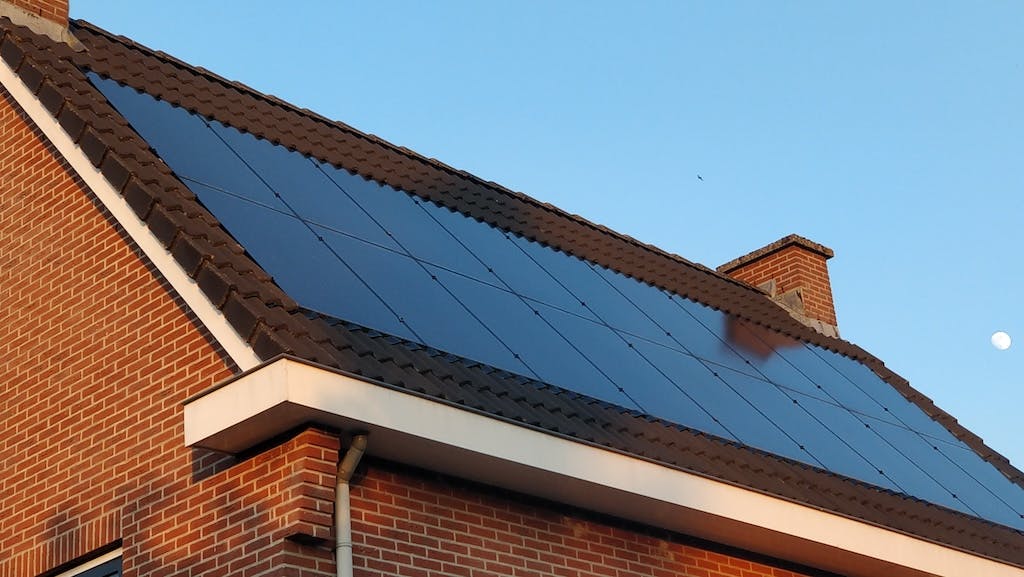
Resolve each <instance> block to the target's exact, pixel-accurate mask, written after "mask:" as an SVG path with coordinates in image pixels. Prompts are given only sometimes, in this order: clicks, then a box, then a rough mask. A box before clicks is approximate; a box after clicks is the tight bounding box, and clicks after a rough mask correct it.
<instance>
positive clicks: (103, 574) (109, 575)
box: [74, 557, 121, 577]
mask: <svg viewBox="0 0 1024 577" xmlns="http://www.w3.org/2000/svg"><path fill="white" fill-rule="evenodd" d="M74 576H75V577H121V558H120V557H118V558H117V559H111V560H110V561H107V562H106V563H103V564H102V565H97V566H96V567H93V568H92V569H86V570H85V571H83V572H82V573H75V574H74Z"/></svg>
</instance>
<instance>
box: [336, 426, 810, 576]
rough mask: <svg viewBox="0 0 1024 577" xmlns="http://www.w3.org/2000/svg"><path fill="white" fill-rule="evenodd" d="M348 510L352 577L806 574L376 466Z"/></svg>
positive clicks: (358, 485) (361, 480) (368, 467)
mask: <svg viewBox="0 0 1024 577" xmlns="http://www.w3.org/2000/svg"><path fill="white" fill-rule="evenodd" d="M370 442H371V443H372V442H373V441H372V439H371V441H370ZM352 509H353V520H352V525H353V540H354V541H355V547H354V556H355V565H356V576H357V577H383V576H385V575H387V576H391V575H398V576H408V577H441V576H446V577H450V576H461V577H490V576H498V575H514V576H517V577H548V576H558V577H599V576H600V577H652V576H653V577H799V576H800V575H805V573H796V572H793V571H792V570H790V569H789V568H782V567H780V566H779V565H780V564H779V563H772V562H770V561H768V560H765V559H761V558H755V557H753V556H750V555H742V554H737V553H736V552H723V550H719V551H714V550H711V549H713V547H709V546H708V545H707V544H702V543H698V542H696V541H694V540H692V539H686V538H685V537H682V536H678V535H673V534H670V533H668V532H655V531H653V530H645V529H644V528H638V527H633V526H630V525H627V524H625V523H617V522H615V521H612V520H608V519H603V518H600V517H598V516H594V515H587V514H585V513H581V512H579V511H575V510H572V509H569V508H565V507H562V508H559V507H555V506H552V505H550V504H547V503H543V502H539V501H535V500H530V499H527V498H521V497H517V496H513V495H509V494H505V493H503V492H501V491H498V490H492V489H488V488H484V487H479V486H476V485H473V484H471V483H467V482H460V481H456V480H452V479H447V478H444V477H442V476H439V475H432V474H428V473H423V472H420V471H416V470H411V469H408V468H404V467H401V466H397V465H393V464H390V463H383V462H379V461H369V462H367V463H365V465H364V466H363V467H362V468H361V469H360V470H359V473H358V474H357V476H356V478H355V479H354V480H353V485H352Z"/></svg>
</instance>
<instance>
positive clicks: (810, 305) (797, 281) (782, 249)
mask: <svg viewBox="0 0 1024 577" xmlns="http://www.w3.org/2000/svg"><path fill="white" fill-rule="evenodd" d="M833 255H834V253H833V252H832V249H830V248H828V247H827V246H823V245H820V244H818V243H816V242H812V241H810V240H807V239H806V238H804V237H802V236H797V235H795V234H791V235H789V236H787V237H785V238H782V239H779V240H777V241H775V242H773V243H771V244H769V245H768V246H765V247H763V248H759V249H757V250H755V251H754V252H751V253H749V254H746V255H743V256H741V257H739V258H737V259H735V260H731V261H729V262H727V263H725V264H723V265H722V266H720V267H718V269H717V270H718V272H720V273H723V274H727V275H729V276H731V277H732V278H734V279H736V280H740V281H743V282H745V283H747V284H751V285H754V286H756V287H757V288H759V289H761V290H763V291H764V292H765V293H767V294H768V296H769V297H771V299H772V300H774V301H775V302H776V303H778V304H779V305H780V306H781V307H782V308H784V309H786V310H787V311H789V314H790V315H792V316H793V318H795V319H797V320H798V321H800V322H802V323H803V324H805V325H807V326H809V327H811V328H813V329H815V330H817V331H818V332H820V333H822V334H825V335H828V336H830V337H837V336H839V328H838V326H837V324H836V309H835V305H833V303H832V284H831V283H830V282H829V277H828V265H827V264H826V263H825V261H827V260H828V259H830V258H832V256H833Z"/></svg>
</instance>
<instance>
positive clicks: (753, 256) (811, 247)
mask: <svg viewBox="0 0 1024 577" xmlns="http://www.w3.org/2000/svg"><path fill="white" fill-rule="evenodd" d="M789 246H798V247H800V248H802V249H804V250H807V251H810V252H813V253H815V254H818V255H820V256H822V257H824V258H825V260H828V259H830V258H832V257H833V256H835V253H834V252H832V249H830V248H829V247H827V246H825V245H823V244H818V243H816V242H814V241H813V240H809V239H806V238H804V237H802V236H800V235H798V234H791V235H789V236H785V237H783V238H780V239H779V240H777V241H775V242H773V243H771V244H769V245H767V246H763V247H761V248H759V249H757V250H755V251H753V252H749V253H747V254H745V255H743V256H741V257H739V258H734V259H732V260H731V261H729V262H727V263H725V264H723V265H721V266H719V267H718V268H716V269H715V270H717V271H718V272H720V273H722V274H729V273H730V272H732V271H734V270H736V269H738V268H740V267H742V266H743V265H746V264H748V263H751V262H753V261H755V260H758V259H761V258H764V257H766V256H768V255H770V254H772V253H774V252H778V251H780V250H782V249H784V248H786V247H789Z"/></svg>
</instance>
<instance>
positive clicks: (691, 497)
mask: <svg viewBox="0 0 1024 577" xmlns="http://www.w3.org/2000/svg"><path fill="white" fill-rule="evenodd" d="M305 423H321V424H323V425H326V426H330V427H336V428H339V429H343V430H349V431H355V430H359V431H366V432H368V433H369V435H370V445H369V453H370V454H372V455H376V456H379V457H382V458H385V459H391V460H394V461H398V462H401V463H407V464H410V465H414V466H419V467H423V468H426V469H429V470H433V471H438V472H442V473H447V474H450V475H455V476H458V477H462V478H466V479H470V480H474V481H479V482H481V483H486V484H488V485H493V486H498V487H502V488H505V489H509V490H512V491H517V492H520V493H524V494H527V495H533V496H536V497H541V498H544V499H550V500H552V501H556V502H560V503H567V504H569V505H574V506H577V507H582V508H585V509H588V510H592V511H597V512H600V513H606V514H609V515H614V516H616V517H620V518H623V519H628V520H632V521H636V522H640V523H644V524H648V525H652V526H655V527H661V528H665V529H669V530H672V531H677V532H680V533H684V534H688V535H692V536H695V537H700V538H703V539H708V540H711V541H715V542H719V543H723V544H726V545H730V546H735V547H740V548H744V549H747V550H751V551H755V552H758V553H763V554H766V555H771V556H774V557H778V558H782V559H786V560H789V561H794V562H797V563H802V564H806V565H809V566H812V567H817V568H820V569H825V570H829V571H836V572H840V573H843V574H847V575H864V576H868V575H892V576H904V575H907V576H909V575H915V576H918V575H948V576H951V577H952V576H961V575H986V576H990V577H996V576H1003V575H1006V576H1010V575H1014V576H1018V577H1019V576H1022V575H1024V570H1022V569H1020V568H1018V567H1014V566H1011V565H1006V564H1004V563H1001V562H998V561H994V560H991V559H988V558H984V557H980V556H977V555H973V554H971V553H968V552H964V551H961V550H958V549H953V548H950V547H947V546H944V545H941V544H937V543H934V542H930V541H927V540H924V539H920V538H918V537H914V536H911V535H907V534H904V533H900V532H897V531H893V530H891V529H887V528H883V527H879V526H875V525H871V524H868V523H865V522H863V521H858V520H854V519H851V518H848V517H844V516H841V515H837V514H834V513H830V512H827V511H823V510H819V509H815V508H812V507H808V506H805V505H801V504H798V503H794V502H792V501H788V500H785V499H781V498H778V497H775V496H771V495H767V494H764V493H760V492H756V491H752V490H750V489H746V488H743V487H738V486H735V485H732V484H728V483H724V482H721V481H718V480H715V479H710V478H707V477H704V476H700V475H696V474H693V473H690V472H687V471H683V470H679V469H675V468H671V467H667V466H665V465H663V464H659V463H655V462H652V461H649V460H645V459H642V458H638V457H636V456H631V455H626V454H623V453H619V452H616V451H612V450H609V449H606V448H603V447H598V446H593V445H588V444H586V443H583V442H580V441H578V440H574V439H569V438H565V437H561V436H557V435H554V434H551V433H549V432H546V431H542V430H538V429H534V428H530V427H528V426H524V425H522V424H519V423H513V422H508V421H504V420H501V419H498V418H495V417H493V416H489V415H484V414H481V413H477V412H474V411H472V410H468V409H466V408H464V407H460V406H455V405H451V404H447V403H444V402H439V401H437V400H435V399H431V398H426V397H422V396H418V395H415V394H412V393H410V392H408V391H405V390H399V389H397V388H395V387H391V386H388V385H386V384H383V383H376V382H371V381H368V380H365V379H361V378H359V377H356V376H353V375H348V374H344V373H342V372H339V371H335V370H331V369H327V368H323V367H319V366H315V365H312V364H309V363H307V362H304V361H300V360H297V359H292V358H279V359H277V360H274V361H271V362H268V363H266V364H264V365H262V366H260V367H258V368H256V369H254V370H252V371H250V372H247V373H244V374H242V375H239V376H237V377H235V378H232V379H230V380H228V381H226V382H224V383H222V384H220V385H218V386H216V387H214V388H212V389H210V390H208V391H206V392H204V393H201V394H200V395H197V396H195V397H193V398H191V399H189V400H187V401H186V403H185V443H186V444H187V445H189V446H193V447H203V448H208V449H213V450H217V451H223V452H228V453H237V452H240V451H243V450H245V449H248V448H250V447H253V446H254V445H257V444H259V443H261V442H264V441H267V440H269V439H272V438H273V437H275V436H277V435H280V434H281V433H284V432H286V431H288V430H290V429H292V428H294V427H296V426H299V425H302V424H305Z"/></svg>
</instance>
